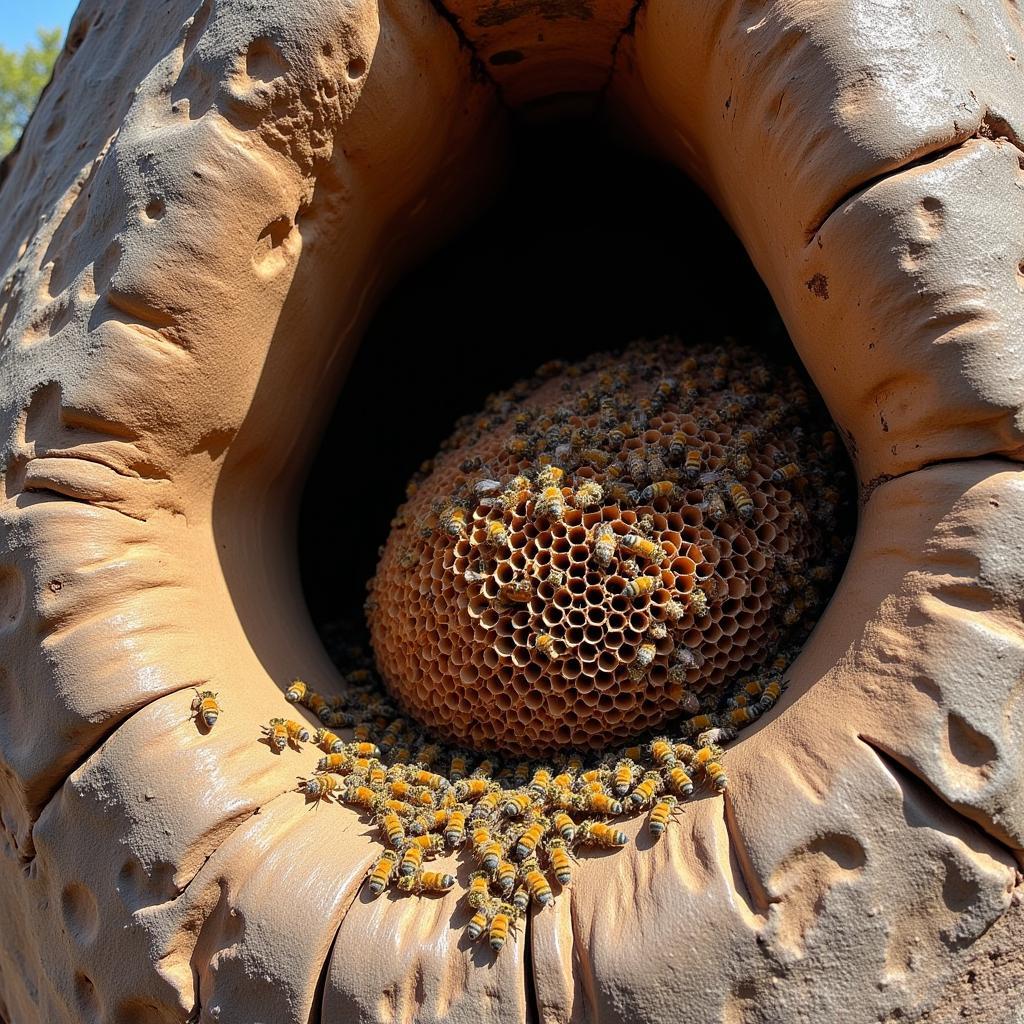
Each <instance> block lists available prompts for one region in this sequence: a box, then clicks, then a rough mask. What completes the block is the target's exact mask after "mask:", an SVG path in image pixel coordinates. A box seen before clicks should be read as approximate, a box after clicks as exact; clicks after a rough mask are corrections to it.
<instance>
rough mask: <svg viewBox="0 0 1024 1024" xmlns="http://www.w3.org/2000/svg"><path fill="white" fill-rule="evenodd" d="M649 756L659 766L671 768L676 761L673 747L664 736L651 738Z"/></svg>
mask: <svg viewBox="0 0 1024 1024" xmlns="http://www.w3.org/2000/svg"><path fill="white" fill-rule="evenodd" d="M651 758H652V760H653V761H654V763H655V764H656V765H657V766H658V767H659V768H673V767H675V763H676V752H675V748H674V747H673V746H672V744H671V743H669V741H668V740H667V739H666V738H665V737H664V736H661V737H658V738H657V739H654V740H651Z"/></svg>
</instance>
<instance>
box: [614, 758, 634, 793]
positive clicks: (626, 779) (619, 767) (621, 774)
mask: <svg viewBox="0 0 1024 1024" xmlns="http://www.w3.org/2000/svg"><path fill="white" fill-rule="evenodd" d="M636 770H637V769H636V764H635V763H634V762H633V761H632V760H630V758H628V757H624V758H622V759H621V760H620V761H618V762H617V763H616V765H615V768H614V770H613V771H612V779H611V789H612V792H613V793H614V794H615V795H616V796H625V795H626V794H627V793H628V792H629V787H630V786H632V785H633V779H634V777H635V776H636Z"/></svg>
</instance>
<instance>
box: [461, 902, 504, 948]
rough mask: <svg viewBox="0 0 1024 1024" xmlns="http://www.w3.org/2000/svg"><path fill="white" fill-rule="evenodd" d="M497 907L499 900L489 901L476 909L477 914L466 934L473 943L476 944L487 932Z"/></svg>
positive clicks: (468, 926)
mask: <svg viewBox="0 0 1024 1024" xmlns="http://www.w3.org/2000/svg"><path fill="white" fill-rule="evenodd" d="M471 905H472V904H471ZM497 906H498V901H497V900H488V901H487V902H486V903H481V904H480V906H479V907H477V908H476V913H475V914H473V916H472V918H471V919H470V922H469V924H468V925H466V934H467V935H468V936H469V938H470V941H471V942H476V940H477V939H479V938H480V936H481V935H483V933H484V932H485V931H486V930H487V926H488V925H489V924H490V923H491V918H492V917H494V913H495V910H496V909H497Z"/></svg>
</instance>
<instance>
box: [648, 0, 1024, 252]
mask: <svg viewBox="0 0 1024 1024" xmlns="http://www.w3.org/2000/svg"><path fill="white" fill-rule="evenodd" d="M641 2H642V0H641ZM976 139H988V140H989V141H990V142H1008V143H1009V144H1010V145H1011V146H1013V147H1014V148H1015V149H1016V150H1018V152H1019V154H1020V156H1019V157H1018V159H1019V160H1020V162H1021V167H1022V168H1024V143H1022V142H1021V139H1020V137H1019V136H1018V135H1017V133H1016V132H1015V131H1014V130H1013V129H1012V128H1011V127H1010V125H1009V124H1008V123H1007V122H1006V121H1005V120H1004V119H1003V118H1001V117H999V116H998V115H996V114H993V113H992V112H991V111H987V112H986V113H985V115H984V117H982V119H981V124H980V125H979V126H978V128H977V130H976V131H974V132H973V133H972V134H970V135H968V136H967V137H966V138H958V139H956V140H954V141H952V142H949V143H947V144H946V145H942V146H936V147H935V148H933V149H930V150H928V151H927V152H926V153H922V154H921V155H919V156H917V157H914V158H913V159H910V160H906V161H904V162H903V163H900V164H897V165H896V166H894V167H890V168H888V169H887V170H884V171H880V172H879V173H878V174H875V175H872V176H871V177H869V178H865V179H864V180H863V181H860V182H858V183H857V184H855V185H853V186H852V187H851V188H849V189H848V190H847V191H846V192H845V193H844V194H843V195H842V196H840V198H839V199H838V200H837V201H836V202H835V203H833V204H832V206H831V207H829V209H828V210H826V211H825V212H824V213H823V214H822V215H821V216H820V217H818V218H817V219H816V220H815V221H814V223H813V224H811V226H810V227H809V228H807V230H806V231H805V232H804V245H805V247H806V246H810V245H811V244H812V243H813V242H814V239H815V238H816V237H817V236H818V233H819V232H820V231H821V229H822V228H823V227H824V226H825V224H826V223H827V222H828V220H829V219H830V218H831V217H832V215H833V214H835V213H837V212H838V211H839V210H841V209H842V208H843V207H844V206H846V204H847V203H849V202H851V201H852V200H853V199H855V198H856V197H857V196H858V195H860V194H861V193H862V192H866V191H867V190H868V189H869V188H873V187H874V186H875V185H877V184H879V183H880V182H883V181H885V180H886V179H887V178H895V177H896V176H897V175H900V174H904V173H905V172H907V171H911V170H914V169H916V168H918V167H927V166H928V165H929V164H932V163H935V162H936V161H937V160H941V159H942V158H943V157H945V156H948V155H949V154H950V153H952V152H954V151H956V150H958V149H963V147H964V146H966V145H967V144H968V143H969V142H973V141H975V140H976Z"/></svg>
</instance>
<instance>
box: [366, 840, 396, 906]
mask: <svg viewBox="0 0 1024 1024" xmlns="http://www.w3.org/2000/svg"><path fill="white" fill-rule="evenodd" d="M397 863H398V854H397V853H395V851H394V850H385V851H384V852H383V853H382V854H381V855H380V857H378V858H377V863H376V864H374V866H373V868H372V869H371V870H370V874H369V886H368V887H369V890H370V893H371V895H373V896H379V895H380V894H381V893H382V892H383V891H384V890H385V889H386V888H387V885H388V882H390V881H391V876H392V875H393V874H394V873H395V866H396V865H397Z"/></svg>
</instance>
